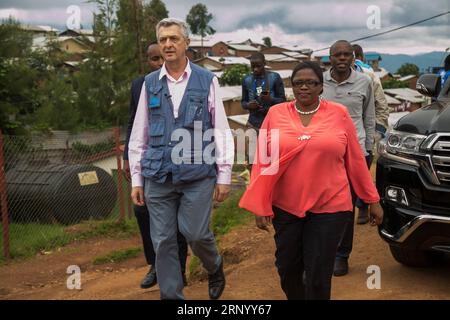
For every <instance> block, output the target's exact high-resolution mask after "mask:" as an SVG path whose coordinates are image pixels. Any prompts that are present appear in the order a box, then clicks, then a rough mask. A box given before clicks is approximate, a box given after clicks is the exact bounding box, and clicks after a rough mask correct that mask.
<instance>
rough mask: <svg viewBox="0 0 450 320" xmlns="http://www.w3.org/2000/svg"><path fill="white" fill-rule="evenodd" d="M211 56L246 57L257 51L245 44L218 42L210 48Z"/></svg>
mask: <svg viewBox="0 0 450 320" xmlns="http://www.w3.org/2000/svg"><path fill="white" fill-rule="evenodd" d="M211 51H212V55H213V56H216V57H226V56H233V57H247V56H249V55H251V54H252V53H255V52H258V51H259V50H258V49H257V48H255V47H253V46H250V45H246V44H235V43H228V42H223V41H219V42H217V43H216V44H214V45H213V46H212V49H211Z"/></svg>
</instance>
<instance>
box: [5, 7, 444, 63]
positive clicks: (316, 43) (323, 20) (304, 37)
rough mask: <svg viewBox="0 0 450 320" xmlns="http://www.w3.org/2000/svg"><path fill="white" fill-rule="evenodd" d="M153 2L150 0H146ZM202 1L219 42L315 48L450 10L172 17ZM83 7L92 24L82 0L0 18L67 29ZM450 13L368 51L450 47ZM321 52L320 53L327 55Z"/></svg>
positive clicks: (241, 10)
mask: <svg viewBox="0 0 450 320" xmlns="http://www.w3.org/2000/svg"><path fill="white" fill-rule="evenodd" d="M146 1H149V0H146ZM198 2H201V3H204V4H206V5H207V7H208V9H209V11H210V12H211V13H212V14H213V15H214V20H213V21H212V23H211V25H212V26H213V27H214V28H215V29H216V30H217V34H216V35H214V39H213V40H226V41H228V40H234V41H243V40H246V39H248V38H251V39H252V40H253V41H255V42H258V41H259V42H261V39H262V38H263V37H265V36H269V37H271V39H272V42H273V44H274V45H299V46H300V47H302V48H310V49H313V50H317V49H321V48H324V47H328V46H329V45H331V44H332V43H333V42H334V41H335V40H338V39H347V40H353V39H357V38H360V37H363V36H368V35H371V34H375V33H378V32H383V31H387V30H389V29H392V28H395V27H399V26H402V25H405V24H409V23H412V22H415V21H418V20H422V19H425V18H428V17H431V16H434V15H437V14H440V13H443V12H446V11H449V10H450V1H449V0H428V1H417V0H414V1H411V0H372V1H366V0H363V1H359V0H358V1H356V0H344V1H335V0H314V1H312V0H311V1H310V0H302V1H300V0H296V1H293V0H273V1H268V0H245V1H244V0H206V1H201V0H182V1H180V0H165V1H164V3H165V4H166V7H167V9H168V11H169V16H173V17H177V18H182V19H184V18H185V17H186V15H187V13H188V11H189V9H190V8H191V6H192V5H194V4H196V3H198ZM70 5H78V6H79V7H80V8H81V23H82V25H84V26H85V28H86V27H87V28H90V26H91V23H92V11H93V10H94V8H95V6H94V5H92V4H89V3H87V2H86V1H82V0H35V1H30V0H28V1H27V0H0V19H1V18H7V17H8V16H9V15H12V16H13V17H15V18H16V19H18V20H20V21H21V22H25V23H30V24H46V25H53V26H57V27H58V28H63V27H64V26H65V24H66V20H67V18H68V17H69V14H68V13H66V10H67V7H69V6H70ZM374 5H375V6H377V7H378V8H379V9H380V21H381V25H380V28H379V29H373V30H370V29H369V28H368V27H367V21H368V20H370V21H373V19H371V17H372V16H373V14H372V13H373V11H371V12H370V13H367V10H368V7H369V6H374ZM449 35H450V14H448V15H446V16H442V17H439V18H436V19H434V20H431V21H427V22H425V23H423V24H419V25H417V26H414V27H410V28H406V29H404V30H400V31H396V32H393V33H390V34H386V35H382V36H379V37H376V38H372V39H368V40H363V41H360V42H359V43H360V44H361V45H362V46H363V48H364V49H365V51H378V52H382V53H408V54H414V53H422V52H429V51H444V50H445V49H446V48H448V47H450V36H449ZM327 52H328V51H321V52H318V53H316V54H317V55H322V54H326V53H327Z"/></svg>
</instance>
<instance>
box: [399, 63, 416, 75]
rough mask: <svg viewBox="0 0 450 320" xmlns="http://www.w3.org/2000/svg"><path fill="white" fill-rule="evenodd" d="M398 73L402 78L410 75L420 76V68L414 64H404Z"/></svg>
mask: <svg viewBox="0 0 450 320" xmlns="http://www.w3.org/2000/svg"><path fill="white" fill-rule="evenodd" d="M397 73H398V74H399V75H401V76H403V77H404V76H409V75H410V74H413V75H416V76H418V75H419V67H418V66H416V65H415V64H413V63H404V64H402V65H401V66H400V68H399V69H398V70H397Z"/></svg>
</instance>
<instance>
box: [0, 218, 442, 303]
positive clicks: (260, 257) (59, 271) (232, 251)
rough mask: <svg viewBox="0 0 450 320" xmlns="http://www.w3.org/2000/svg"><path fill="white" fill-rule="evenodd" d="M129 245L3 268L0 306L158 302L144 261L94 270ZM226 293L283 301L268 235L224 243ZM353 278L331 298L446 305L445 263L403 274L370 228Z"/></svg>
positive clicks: (190, 293)
mask: <svg viewBox="0 0 450 320" xmlns="http://www.w3.org/2000/svg"><path fill="white" fill-rule="evenodd" d="M140 244H141V242H140V239H139V238H138V237H135V238H132V239H128V240H111V239H106V240H105V239H91V240H89V241H87V242H82V243H75V244H71V245H69V246H67V247H65V248H63V249H60V250H57V251H56V252H53V253H52V254H50V255H39V256H37V257H36V258H34V259H31V260H27V261H22V262H15V263H12V264H9V265H5V266H2V267H0V299H135V300H140V299H159V291H158V288H157V287H154V288H152V289H149V290H142V289H140V288H139V283H140V280H141V278H142V276H143V275H144V274H145V273H146V272H147V266H145V262H144V257H143V254H140V255H139V256H138V257H136V258H133V259H131V260H128V261H126V262H123V263H118V264H109V265H103V266H101V267H99V266H95V265H93V264H92V260H93V259H94V258H95V257H98V256H100V255H104V254H107V253H109V252H111V251H114V250H118V249H124V248H133V247H137V246H140ZM221 247H222V250H223V252H224V255H225V273H226V275H227V286H226V289H225V292H224V295H223V299H284V294H283V292H282V291H281V289H280V286H279V283H278V274H277V273H276V270H275V267H274V250H275V248H274V241H273V232H272V233H270V234H269V233H266V232H263V231H259V230H257V229H256V228H255V227H254V226H253V223H251V224H249V225H245V226H241V227H239V228H237V229H235V230H233V231H232V232H231V233H229V234H228V235H226V236H225V237H224V238H223V239H222V240H221ZM69 265H78V266H80V267H81V270H82V276H81V281H82V290H68V289H67V288H66V279H67V277H68V275H67V274H66V269H67V267H68V266H69ZM369 265H377V266H379V267H380V268H381V289H380V290H376V289H374V290H369V289H368V288H367V285H366V281H367V278H368V277H369V276H370V275H369V274H367V273H366V270H367V267H368V266H369ZM350 268H351V269H350V273H349V274H348V275H347V276H345V277H341V278H334V279H333V290H332V298H333V299H450V263H448V264H446V265H444V266H441V267H435V268H428V269H412V268H407V267H404V266H402V265H400V264H398V263H397V262H395V261H394V259H393V258H392V257H391V255H390V252H389V249H388V246H387V244H385V243H384V242H383V241H382V240H381V239H380V238H379V236H378V234H377V231H376V229H375V228H371V227H369V226H367V225H365V226H356V233H355V248H354V251H353V254H352V257H351V260H350ZM185 296H186V298H187V299H208V294H207V282H206V281H205V280H201V279H198V278H197V279H190V284H189V286H188V287H187V288H186V289H185Z"/></svg>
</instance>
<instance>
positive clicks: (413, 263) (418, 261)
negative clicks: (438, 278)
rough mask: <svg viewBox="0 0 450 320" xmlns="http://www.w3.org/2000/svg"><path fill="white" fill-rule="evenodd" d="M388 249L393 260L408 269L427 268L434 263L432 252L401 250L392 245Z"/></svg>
mask: <svg viewBox="0 0 450 320" xmlns="http://www.w3.org/2000/svg"><path fill="white" fill-rule="evenodd" d="M389 247H390V249H391V253H392V256H393V257H394V259H395V260H396V261H397V262H400V263H401V264H404V265H406V266H409V267H428V266H430V265H431V264H432V263H433V261H434V259H433V256H432V252H428V251H423V250H413V249H408V248H401V247H398V246H394V245H390V246H389Z"/></svg>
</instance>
